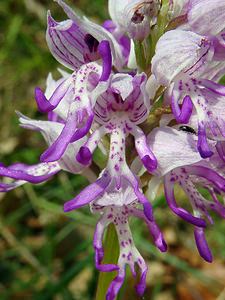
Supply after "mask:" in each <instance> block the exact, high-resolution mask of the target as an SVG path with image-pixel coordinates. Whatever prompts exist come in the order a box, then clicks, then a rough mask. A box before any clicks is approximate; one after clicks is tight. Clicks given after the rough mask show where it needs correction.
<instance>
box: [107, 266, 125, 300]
mask: <svg viewBox="0 0 225 300" xmlns="http://www.w3.org/2000/svg"><path fill="white" fill-rule="evenodd" d="M121 273H122V274H119V275H118V276H116V277H115V278H114V279H113V281H112V282H111V284H110V286H109V288H108V291H107V294H106V300H115V298H116V296H117V295H118V293H119V290H120V288H121V286H122V284H123V282H124V279H125V270H123V271H122V272H121Z"/></svg>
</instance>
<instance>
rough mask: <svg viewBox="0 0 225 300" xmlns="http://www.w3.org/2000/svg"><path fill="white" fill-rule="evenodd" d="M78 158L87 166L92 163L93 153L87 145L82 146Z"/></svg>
mask: <svg viewBox="0 0 225 300" xmlns="http://www.w3.org/2000/svg"><path fill="white" fill-rule="evenodd" d="M76 159H77V161H78V162H79V163H80V164H82V165H84V166H87V165H89V164H90V163H91V160H92V153H91V151H90V150H89V149H88V148H87V147H81V148H80V150H79V152H78V153H77V156H76Z"/></svg>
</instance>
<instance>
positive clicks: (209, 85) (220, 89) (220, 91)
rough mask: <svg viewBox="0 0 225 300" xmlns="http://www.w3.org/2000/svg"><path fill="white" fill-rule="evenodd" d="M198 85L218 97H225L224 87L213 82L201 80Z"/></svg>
mask: <svg viewBox="0 0 225 300" xmlns="http://www.w3.org/2000/svg"><path fill="white" fill-rule="evenodd" d="M199 84H200V85H202V86H204V87H205V88H207V89H209V90H210V91H212V92H214V93H216V94H218V95H221V96H225V86H224V85H221V84H218V83H216V82H213V81H211V80H207V79H201V80H200V82H199Z"/></svg>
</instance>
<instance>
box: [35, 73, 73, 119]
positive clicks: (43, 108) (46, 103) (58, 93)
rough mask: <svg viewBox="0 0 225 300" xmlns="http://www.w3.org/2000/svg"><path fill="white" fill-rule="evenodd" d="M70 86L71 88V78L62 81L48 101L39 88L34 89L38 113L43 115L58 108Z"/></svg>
mask: <svg viewBox="0 0 225 300" xmlns="http://www.w3.org/2000/svg"><path fill="white" fill-rule="evenodd" d="M70 86H71V77H69V78H67V79H65V80H63V81H62V82H61V83H60V84H59V85H58V86H57V88H56V89H55V91H54V92H53V94H52V96H51V97H50V99H49V100H48V99H47V98H46V97H45V94H44V93H43V91H42V90H41V89H40V88H39V87H36V89H35V100H36V102H37V106H38V109H39V111H40V112H43V113H46V112H50V111H53V110H54V109H55V108H56V107H57V106H58V104H59V103H60V101H61V100H62V99H63V98H64V97H65V95H66V93H67V91H68V89H69V88H70Z"/></svg>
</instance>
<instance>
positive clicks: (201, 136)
mask: <svg viewBox="0 0 225 300" xmlns="http://www.w3.org/2000/svg"><path fill="white" fill-rule="evenodd" d="M197 147H198V151H199V153H200V155H201V157H202V158H208V157H211V156H212V155H213V152H212V151H211V149H210V148H209V144H208V142H207V136H206V129H205V125H204V123H203V122H201V121H200V122H199V124H198V144H197Z"/></svg>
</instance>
